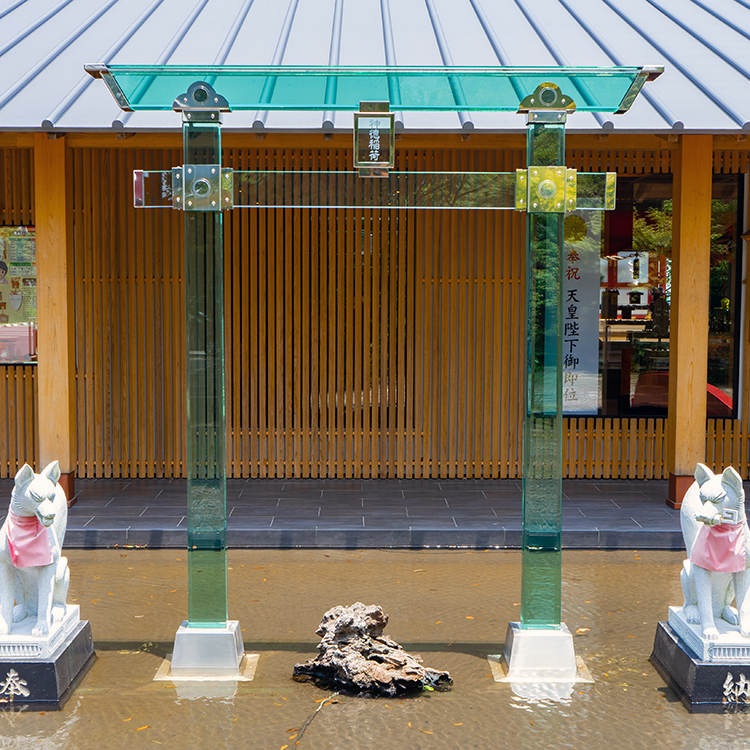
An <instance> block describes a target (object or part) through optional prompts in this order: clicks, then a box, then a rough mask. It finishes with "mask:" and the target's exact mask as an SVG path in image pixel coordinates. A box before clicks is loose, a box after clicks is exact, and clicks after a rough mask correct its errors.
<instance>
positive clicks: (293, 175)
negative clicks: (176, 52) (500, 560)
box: [86, 65, 662, 680]
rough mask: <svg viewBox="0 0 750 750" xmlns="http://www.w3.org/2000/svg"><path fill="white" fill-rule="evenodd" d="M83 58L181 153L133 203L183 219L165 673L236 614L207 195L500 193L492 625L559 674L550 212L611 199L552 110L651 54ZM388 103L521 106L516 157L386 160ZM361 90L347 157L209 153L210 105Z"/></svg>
mask: <svg viewBox="0 0 750 750" xmlns="http://www.w3.org/2000/svg"><path fill="white" fill-rule="evenodd" d="M86 70H87V71H88V72H89V73H90V74H91V75H93V76H94V77H98V78H102V79H103V80H104V82H105V83H106V84H107V86H108V88H109V90H110V92H111V93H112V95H113V96H114V98H115V100H116V102H117V104H118V105H119V106H120V107H121V108H122V109H123V110H126V111H139V110H151V111H153V110H170V109H171V110H175V111H178V112H180V113H181V114H182V122H183V154H184V156H183V164H182V165H181V166H177V167H174V168H173V169H172V170H171V172H170V171H168V172H144V171H138V172H135V173H134V200H135V205H136V206H137V207H144V208H145V207H152V208H156V207H171V208H174V209H178V210H181V211H183V212H184V220H185V281H186V292H185V312H186V352H187V433H188V441H187V444H188V454H187V473H188V510H187V518H188V619H187V621H186V622H184V623H183V625H182V626H181V627H180V629H179V631H178V633H177V637H176V639H175V650H174V656H173V660H172V673H173V675H178V676H179V675H180V674H182V675H185V676H189V675H196V674H202V675H207V674H213V675H220V674H226V675H230V676H231V675H235V674H238V669H239V664H240V659H241V657H242V639H241V635H240V629H239V626H238V623H237V621H232V620H229V619H228V608H227V556H226V546H227V536H226V530H227V521H226V460H225V455H226V452H225V392H224V302H223V257H222V252H223V235H222V214H221V212H222V211H223V210H229V209H232V208H239V207H247V208H263V207H304V208H357V207H361V208H388V209H418V208H443V209H459V208H473V209H515V210H518V211H524V212H525V213H526V216H527V218H526V384H525V386H526V387H525V400H524V405H525V408H524V433H523V434H524V438H523V582H522V599H521V621H520V623H511V625H510V627H509V631H508V638H506V654H505V655H506V659H507V660H508V662H509V664H510V675H509V677H510V678H511V679H513V676H514V675H515V679H520V680H524V679H532V680H539V679H554V678H555V677H558V678H559V679H562V680H571V679H574V677H575V657H574V654H573V647H572V638H571V637H570V634H569V632H568V631H567V628H566V627H565V624H564V623H561V618H560V607H561V531H562V424H563V419H562V371H563V370H562V358H563V348H562V343H563V336H562V321H563V316H562V304H563V300H562V294H561V289H562V272H563V266H562V254H563V219H564V215H565V213H566V212H569V211H573V210H580V209H589V210H607V209H613V208H614V203H615V175H614V174H612V173H606V174H576V171H575V170H573V169H567V168H566V167H565V166H564V160H565V122H566V118H567V115H568V114H569V113H572V112H574V111H576V110H577V111H584V112H608V113H615V114H622V113H625V112H627V111H628V109H629V108H630V106H631V105H632V103H633V101H634V100H635V98H636V97H637V95H638V93H639V91H640V90H641V88H642V87H643V85H644V83H645V82H646V81H648V80H653V79H654V78H656V77H657V76H658V75H659V74H660V73H661V72H662V68H657V67H617V68H614V67H612V68H507V67H482V68H480V67H472V68H460V67H440V68H428V67H420V68H399V67H372V68H347V67H288V66H267V67H256V66H253V67H244V66H207V67H190V66H127V65H110V66H106V65H87V66H86ZM389 104H390V107H392V109H393V110H395V111H398V112H406V111H450V112H465V111H495V112H497V111H506V112H520V113H525V114H526V115H527V152H526V155H527V161H526V163H527V165H528V167H527V168H526V169H519V170H516V171H515V172H514V173H496V172H490V173H488V172H485V173H477V172H471V173H458V172H395V171H393V170H392V169H391V168H390V167H392V166H393V147H394V145H395V144H394V142H393V114H392V113H391V112H388V109H389ZM360 105H361V106H360ZM358 107H359V108H360V112H359V113H358V114H357V119H358V120H359V123H360V125H363V127H364V129H365V130H364V131H363V132H365V136H364V138H360V139H358V138H357V135H358V134H357V130H355V144H354V146H355V148H354V151H355V155H356V156H355V158H357V156H358V157H359V160H358V161H355V165H356V166H357V167H359V171H358V172H357V171H354V170H352V171H351V172H240V171H233V170H231V169H224V168H222V166H221V120H222V113H223V112H229V111H233V110H235V111H236V110H250V111H267V110H295V111H320V112H334V111H350V112H356V110H357V108H358ZM363 121H364V122H363ZM373 144H375V145H373ZM355 165H353V166H355ZM366 177H379V178H381V179H363V178H366ZM527 636H530V638H527ZM560 636H562V637H563V639H564V642H565V644H567V645H562V644H563V642H562V641H560V640H559V637H560ZM540 637H541V639H540ZM550 637H551V638H550ZM523 642H526V643H527V645H526V646H523V645H521V644H522V643H523ZM561 645H562V648H561ZM566 649H567V651H566ZM563 652H565V654H564V653H563ZM561 654H562V656H561ZM566 654H567V655H566ZM570 658H572V659H573V663H572V666H571V663H570ZM561 659H562V661H561ZM566 659H567V661H566ZM571 670H572V672H571ZM571 675H572V677H571Z"/></svg>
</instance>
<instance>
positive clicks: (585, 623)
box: [0, 549, 750, 750]
mask: <svg viewBox="0 0 750 750" xmlns="http://www.w3.org/2000/svg"><path fill="white" fill-rule="evenodd" d="M68 557H69V559H70V566H71V568H72V571H73V574H72V575H71V579H72V580H71V599H72V600H73V601H75V602H76V603H78V604H80V605H81V614H82V616H83V617H85V618H87V619H89V620H90V621H91V626H92V630H93V633H94V641H95V644H96V648H97V654H98V659H97V661H96V662H95V664H94V665H93V667H92V668H91V671H90V672H89V673H88V674H87V675H86V677H85V679H84V680H83V682H82V684H81V685H80V687H79V688H78V690H77V691H76V694H75V695H74V696H73V698H71V700H70V701H69V702H68V704H67V705H66V706H65V707H64V709H63V710H62V711H60V712H48V713H45V714H44V715H41V714H38V713H30V712H23V713H15V714H8V713H5V714H2V715H0V750H6V748H7V749H8V750H10V749H11V748H12V749H13V750H26V749H27V748H29V749H30V748H65V750H89V749H90V748H97V750H98V749H99V748H103V749H104V750H137V748H158V747H161V748H163V749H164V750H166V749H167V748H169V750H172V748H174V750H206V749H207V748H210V749H211V750H214V749H215V748H227V749H229V748H231V749H232V750H234V749H235V748H246V747H252V748H258V749H259V750H267V749H269V748H270V749H271V750H274V749H275V748H276V749H277V748H280V747H282V746H283V745H288V746H289V750H328V749H329V748H330V749H331V750H352V749H353V748H356V749H357V750H359V748H369V747H374V746H376V745H377V746H378V748H382V750H392V749H395V748H399V750H401V749H402V748H404V747H408V748H410V749H411V748H415V749H417V750H421V748H441V750H443V748H445V750H454V749H456V750H457V749H458V748H461V750H463V748H472V750H496V749H497V748H498V747H505V746H507V747H513V748H514V749H517V748H530V749H531V748H533V749H534V750H536V748H540V747H541V748H545V747H547V746H548V745H550V746H551V747H552V748H555V750H558V748H574V749H575V750H589V749H591V750H600V749H601V748H602V747H607V746H610V747H623V746H625V745H627V747H628V750H630V749H631V748H634V749H637V750H640V749H641V748H643V749H644V750H645V749H646V748H648V749H649V750H651V749H652V748H653V747H654V746H662V747H664V748H669V750H683V749H684V750H688V749H689V750H693V749H694V748H706V749H707V750H714V748H715V749H716V750H718V749H719V748H721V749H722V750H724V749H725V748H728V749H729V750H735V749H736V750H739V749H740V748H743V749H744V745H743V743H745V745H746V744H747V742H746V738H747V737H748V736H750V715H742V714H736V715H732V716H720V715H707V716H700V715H693V716H691V715H690V714H688V713H686V711H685V710H684V709H683V707H682V704H681V703H679V702H678V701H677V700H676V698H675V696H674V695H673V694H672V693H671V691H669V690H668V689H667V688H666V687H665V685H664V683H663V682H662V680H661V679H660V678H659V676H658V675H657V674H656V672H655V671H654V669H653V668H652V667H651V665H650V663H649V662H648V657H649V655H650V653H651V648H652V646H653V641H654V633H655V629H656V623H657V621H658V620H659V619H662V620H664V619H666V617H667V606H668V605H669V604H675V603H677V604H679V603H680V602H681V601H682V599H681V597H682V594H681V591H680V582H679V573H680V568H681V565H682V559H683V555H682V554H681V553H679V552H640V553H637V554H635V553H633V552H586V551H574V552H563V555H562V561H563V600H562V615H563V619H564V621H565V622H566V623H567V624H568V627H569V628H570V629H571V631H572V632H574V633H575V632H576V631H577V630H581V631H582V633H583V634H582V635H576V636H575V646H576V653H577V654H578V655H580V656H582V657H583V659H584V660H585V662H586V666H587V667H588V668H589V670H590V671H591V673H592V675H593V677H594V678H595V679H596V682H595V683H593V684H576V685H575V686H574V687H573V689H572V692H571V694H570V696H569V697H568V698H564V699H562V700H552V699H551V696H550V695H549V694H543V693H542V691H536V692H534V693H533V694H531V693H524V697H521V696H519V695H517V694H516V692H514V689H515V686H514V687H511V686H510V685H507V684H500V683H496V682H495V681H494V678H493V676H492V673H491V670H490V667H489V664H488V661H487V655H488V654H499V653H502V650H503V641H504V638H505V631H506V627H507V624H508V622H509V621H517V620H518V614H519V604H520V601H521V599H520V594H521V566H520V562H521V553H520V552H505V551H496V550H492V551H487V552H482V551H466V550H448V551H446V550H432V551H424V552H422V551H413V552H412V551H407V550H391V551H387V550H366V551H362V550H230V552H229V611H230V616H231V617H232V618H236V619H239V620H240V622H241V624H242V627H243V628H244V632H243V636H244V639H245V648H246V650H247V651H251V652H253V653H260V660H259V662H258V668H257V671H256V675H255V679H254V680H253V681H252V682H243V683H239V684H238V685H237V688H236V692H235V695H234V697H233V698H229V699H228V698H205V697H202V698H199V697H193V696H190V697H189V698H188V697H181V692H182V688H180V692H179V693H178V690H177V689H176V688H175V686H174V685H172V684H171V683H169V682H154V681H153V677H154V675H155V674H156V672H157V670H158V668H159V666H160V664H161V663H162V660H163V658H164V657H165V656H166V654H167V653H168V652H169V651H171V650H172V641H173V639H174V634H175V632H176V630H177V627H178V626H179V624H180V622H181V621H182V620H183V619H184V616H185V612H186V609H187V592H186V570H185V553H184V552H182V551H175V550H159V551H152V550H122V549H120V550H105V551H102V550H97V551H85V550H70V551H69V552H68ZM351 601H363V602H366V603H377V604H379V605H381V606H382V607H383V609H384V610H385V611H386V612H387V613H388V614H389V615H390V617H391V622H390V625H389V631H391V635H392V637H393V638H394V639H395V640H397V641H399V642H401V643H403V644H404V645H405V647H407V648H408V649H409V650H410V651H413V652H416V653H419V654H421V655H422V656H423V658H424V659H425V661H427V662H428V663H429V664H430V665H432V666H434V667H435V668H436V669H444V670H447V671H449V672H450V673H451V676H452V677H453V678H454V685H453V689H452V690H451V691H450V692H447V693H438V692H434V693H430V692H425V693H421V694H418V695H416V696H414V697H411V698H403V699H395V700H390V699H367V698H359V697H347V696H343V695H341V696H337V698H336V701H337V702H335V703H334V702H330V703H328V704H326V705H325V706H324V708H322V709H321V710H320V712H319V713H318V714H317V715H316V716H315V719H314V721H312V722H311V723H310V725H309V726H308V728H307V729H306V731H305V733H304V736H303V737H302V738H301V740H300V744H299V746H295V742H296V741H297V739H299V738H294V739H292V736H293V735H295V734H296V733H297V732H298V731H299V729H298V728H300V727H302V726H303V725H304V724H305V722H306V721H307V720H308V719H309V718H310V716H312V714H313V712H314V711H315V710H316V709H317V708H318V706H319V705H320V703H319V702H316V701H320V700H321V699H323V698H326V697H327V696H328V695H329V693H327V692H326V691H323V690H320V689H319V688H316V687H314V686H313V685H310V684H303V683H297V682H294V681H293V680H292V668H293V666H294V664H295V663H296V662H300V661H304V660H305V659H307V658H309V657H310V656H312V655H313V654H314V653H315V647H316V645H317V643H318V641H319V638H318V636H316V634H315V629H316V628H317V626H318V624H319V622H320V618H321V615H322V614H323V612H325V611H326V610H327V609H329V608H330V607H332V606H334V605H335V604H342V603H347V602H351ZM586 629H588V630H586ZM525 689H526V686H523V687H522V690H525ZM519 709H520V710H519ZM624 738H626V740H625V742H624Z"/></svg>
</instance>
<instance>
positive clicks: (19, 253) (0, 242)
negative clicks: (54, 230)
mask: <svg viewBox="0 0 750 750" xmlns="http://www.w3.org/2000/svg"><path fill="white" fill-rule="evenodd" d="M36 320H37V288H36V232H35V231H34V227H0V363H11V362H26V361H33V360H34V359H35V358H36Z"/></svg>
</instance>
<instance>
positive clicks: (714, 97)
mask: <svg viewBox="0 0 750 750" xmlns="http://www.w3.org/2000/svg"><path fill="white" fill-rule="evenodd" d="M602 2H603V3H604V4H605V5H607V7H608V8H610V10H612V11H614V12H615V13H616V14H617V15H618V16H620V18H622V20H623V21H625V23H627V24H628V26H630V27H631V28H632V29H634V30H635V31H636V32H638V33H639V34H641V36H643V38H644V39H646V41H647V42H648V43H649V44H650V45H651V46H652V47H654V48H655V49H657V50H659V52H661V54H662V55H664V57H665V58H666V59H667V60H669V62H671V63H672V65H674V67H675V68H677V70H679V71H680V72H681V73H682V74H683V75H684V76H685V77H686V78H687V79H688V80H689V81H691V82H692V83H693V84H694V85H695V86H696V88H698V89H699V90H700V91H702V92H703V94H705V96H706V97H707V98H708V99H710V100H711V101H712V102H713V103H714V104H716V105H717V106H718V107H719V108H720V109H723V110H724V111H725V112H726V114H727V115H729V117H730V118H731V119H732V120H734V121H735V122H736V123H737V124H738V125H739V126H740V127H741V128H742V129H743V130H745V129H748V128H750V121H748V120H745V117H744V115H742V114H741V113H740V112H739V111H738V110H737V109H735V108H734V106H733V105H732V104H730V103H729V102H727V101H725V100H724V98H723V97H721V96H719V95H718V94H715V93H714V92H713V91H712V90H711V88H710V87H709V86H707V85H706V83H705V82H704V81H703V79H702V78H701V77H700V76H698V75H696V74H695V73H694V72H693V71H688V69H687V68H686V67H685V65H683V64H682V63H681V62H680V61H679V60H677V59H676V58H675V57H674V56H673V55H672V54H671V53H669V52H667V50H666V49H665V48H664V47H663V46H662V45H661V44H659V42H657V41H656V40H655V39H654V38H653V36H651V35H650V34H648V33H647V32H646V30H645V29H643V28H641V27H639V26H637V25H636V24H634V23H633V21H632V20H631V19H630V18H629V17H628V16H626V15H625V14H624V13H623V12H622V11H621V10H620V9H619V8H617V7H616V6H615V5H613V3H612V0H602ZM738 2H741V0H738ZM748 7H750V6H748Z"/></svg>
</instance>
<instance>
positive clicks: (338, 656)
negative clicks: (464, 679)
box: [294, 602, 452, 695]
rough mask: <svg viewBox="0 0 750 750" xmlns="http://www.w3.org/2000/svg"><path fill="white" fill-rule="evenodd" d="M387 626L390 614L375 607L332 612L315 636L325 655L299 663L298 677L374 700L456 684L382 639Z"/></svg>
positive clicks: (391, 641) (349, 608)
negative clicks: (371, 696) (372, 696)
mask: <svg viewBox="0 0 750 750" xmlns="http://www.w3.org/2000/svg"><path fill="white" fill-rule="evenodd" d="M387 624H388V615H387V614H385V612H383V610H382V609H381V608H380V607H378V606H377V605H374V604H372V605H370V606H365V605H364V604H362V603H361V602H356V603H355V604H352V605H351V607H342V606H337V607H333V609H329V610H328V612H326V613H325V614H324V615H323V619H322V620H321V623H320V627H319V628H318V629H317V630H316V631H315V632H316V633H317V634H318V635H319V636H321V637H322V639H323V640H322V641H321V642H320V644H319V645H318V651H319V652H320V653H319V654H318V655H317V656H316V657H315V658H314V659H308V660H307V661H306V662H304V663H302V664H295V665H294V677H295V678H296V679H303V680H304V679H310V680H312V681H314V682H316V683H318V684H322V685H326V686H329V687H331V688H334V689H337V690H347V691H353V692H366V693H371V694H373V695H400V694H402V693H407V692H410V691H413V690H421V689H422V688H424V687H428V688H430V687H432V688H438V689H440V688H441V687H446V686H447V685H450V684H452V680H451V678H450V675H449V674H448V672H438V671H437V670H434V669H429V668H428V667H424V666H423V665H422V658H421V657H420V656H418V655H416V654H409V653H407V652H406V651H404V649H403V648H401V646H399V644H398V643H396V641H394V640H393V639H391V638H389V637H388V636H387V635H383V629H384V628H385V626H386V625H387Z"/></svg>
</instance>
